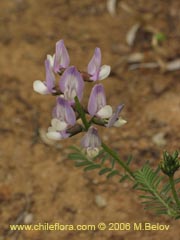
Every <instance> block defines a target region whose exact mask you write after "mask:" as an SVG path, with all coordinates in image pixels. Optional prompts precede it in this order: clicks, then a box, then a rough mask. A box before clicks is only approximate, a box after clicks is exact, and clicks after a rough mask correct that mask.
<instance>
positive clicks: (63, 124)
mask: <svg viewBox="0 0 180 240" xmlns="http://www.w3.org/2000/svg"><path fill="white" fill-rule="evenodd" d="M75 123H76V116H75V113H74V111H73V109H72V107H71V106H70V104H69V102H68V101H67V100H65V99H64V98H62V97H58V99H57V104H56V106H55V108H54V109H53V119H52V120H51V127H49V128H48V133H47V136H48V137H49V138H51V139H54V140H60V139H63V138H67V137H68V136H69V135H70V134H67V133H66V130H67V128H68V127H69V126H73V125H75Z"/></svg>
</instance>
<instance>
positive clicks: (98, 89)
mask: <svg viewBox="0 0 180 240" xmlns="http://www.w3.org/2000/svg"><path fill="white" fill-rule="evenodd" d="M88 112H89V114H90V115H91V116H97V117H100V118H110V117H111V115H112V107H111V106H110V105H106V96H105V92H104V87H103V85H102V84H96V85H95V86H94V87H93V89H92V91H91V94H90V97H89V102H88Z"/></svg>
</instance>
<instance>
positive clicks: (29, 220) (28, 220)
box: [24, 213, 33, 224]
mask: <svg viewBox="0 0 180 240" xmlns="http://www.w3.org/2000/svg"><path fill="white" fill-rule="evenodd" d="M32 222H33V214H32V213H27V214H26V216H25V217H24V224H31V223H32Z"/></svg>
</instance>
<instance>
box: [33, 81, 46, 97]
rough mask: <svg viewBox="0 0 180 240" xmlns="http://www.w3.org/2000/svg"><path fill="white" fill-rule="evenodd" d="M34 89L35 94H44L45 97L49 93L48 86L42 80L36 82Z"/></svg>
mask: <svg viewBox="0 0 180 240" xmlns="http://www.w3.org/2000/svg"><path fill="white" fill-rule="evenodd" d="M33 89H34V91H35V92H38V93H40V94H43V95H45V94H48V93H49V91H48V88H47V87H46V85H45V84H44V83H43V82H42V81H40V80H36V81H34V82H33Z"/></svg>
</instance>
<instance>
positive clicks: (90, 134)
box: [81, 126, 101, 157]
mask: <svg viewBox="0 0 180 240" xmlns="http://www.w3.org/2000/svg"><path fill="white" fill-rule="evenodd" d="M81 145H82V147H83V148H84V149H85V151H86V152H87V154H88V156H89V157H95V156H96V155H97V154H98V153H99V148H100V146H101V139H100V137H99V135H98V132H97V128H95V127H93V126H91V127H90V128H89V129H88V131H87V133H86V134H85V135H84V137H83V138H82V140H81Z"/></svg>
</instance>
